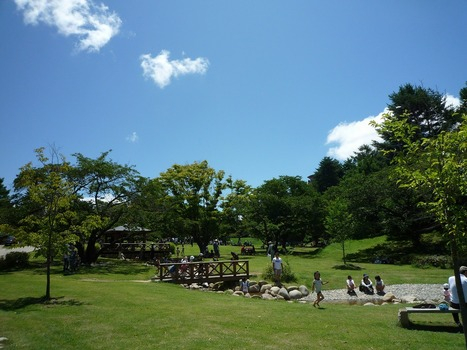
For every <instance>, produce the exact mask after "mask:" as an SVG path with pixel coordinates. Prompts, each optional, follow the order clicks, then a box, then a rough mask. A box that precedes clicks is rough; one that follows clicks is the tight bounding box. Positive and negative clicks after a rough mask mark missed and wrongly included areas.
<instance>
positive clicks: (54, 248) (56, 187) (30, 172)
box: [15, 148, 76, 300]
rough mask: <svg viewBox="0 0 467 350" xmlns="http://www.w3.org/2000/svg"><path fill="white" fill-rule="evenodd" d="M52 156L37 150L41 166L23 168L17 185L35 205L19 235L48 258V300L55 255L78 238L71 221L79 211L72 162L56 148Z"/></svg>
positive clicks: (46, 297)
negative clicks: (70, 174) (71, 177)
mask: <svg viewBox="0 0 467 350" xmlns="http://www.w3.org/2000/svg"><path fill="white" fill-rule="evenodd" d="M51 154H52V157H51V159H49V158H47V157H46V156H45V155H44V148H39V149H37V150H36V156H37V160H38V161H39V163H40V164H41V167H40V168H35V167H34V166H33V165H32V163H28V164H26V165H25V166H23V167H22V168H21V170H20V173H19V175H18V177H17V178H16V180H15V187H16V188H17V189H18V190H20V191H23V192H24V195H25V196H26V197H27V200H28V201H30V203H31V204H32V205H31V206H29V208H34V210H33V211H31V212H29V213H28V214H27V215H26V216H25V217H24V218H23V219H22V220H21V222H20V227H19V228H18V230H17V234H18V235H19V238H20V240H21V242H23V243H24V244H25V245H31V246H33V247H35V248H36V252H37V253H38V254H39V255H41V256H43V257H45V258H46V269H47V275H46V276H47V277H46V278H47V283H46V293H45V299H46V300H49V299H50V284H51V283H50V267H51V264H52V261H53V258H54V257H55V256H56V255H58V254H60V253H61V252H63V250H64V247H65V244H66V243H68V242H72V241H74V240H75V239H76V237H75V235H74V233H73V232H72V231H71V230H70V222H72V221H73V219H74V217H75V216H76V213H75V212H74V211H73V208H72V203H73V202H74V201H75V199H76V195H75V192H74V191H73V184H72V183H71V182H69V181H68V178H67V173H68V171H69V169H70V164H69V163H68V162H67V161H66V160H65V158H64V157H63V156H61V155H59V154H58V153H57V151H56V150H55V149H52V153H51Z"/></svg>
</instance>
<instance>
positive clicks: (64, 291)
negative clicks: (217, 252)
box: [0, 241, 464, 349]
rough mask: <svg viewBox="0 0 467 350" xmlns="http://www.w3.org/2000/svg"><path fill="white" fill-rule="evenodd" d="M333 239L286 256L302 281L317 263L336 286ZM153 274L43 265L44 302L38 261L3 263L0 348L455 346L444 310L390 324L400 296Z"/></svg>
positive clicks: (389, 268)
mask: <svg viewBox="0 0 467 350" xmlns="http://www.w3.org/2000/svg"><path fill="white" fill-rule="evenodd" d="M374 243H375V242H372V243H371V242H369V241H367V242H361V243H359V244H360V245H365V244H374ZM224 248H225V249H227V248H229V249H230V248H238V247H221V249H224ZM334 249H336V250H338V247H332V246H331V247H327V248H326V249H324V250H323V251H320V252H316V253H315V252H306V251H305V252H304V253H303V254H300V255H293V256H287V257H285V258H286V259H288V260H289V263H290V265H291V267H292V270H293V271H294V272H296V274H297V275H299V276H300V280H301V281H303V282H305V283H306V284H307V285H309V284H310V283H311V279H310V278H311V277H310V276H311V274H312V272H313V271H314V270H316V269H319V270H322V271H323V278H325V279H326V280H330V285H331V287H329V288H331V289H332V288H334V287H336V288H342V286H343V281H342V278H343V276H344V277H346V275H347V274H348V271H343V270H336V269H334V268H333V267H334V266H335V265H338V264H340V263H341V262H340V258H341V256H340V255H336V254H337V252H336V251H333V250H334ZM221 253H222V254H223V255H224V253H225V254H230V251H228V252H227V251H226V252H223V250H221ZM249 259H250V261H251V269H252V270H258V272H260V271H262V269H263V267H264V266H266V264H269V263H270V262H269V260H268V258H267V257H266V256H265V254H264V256H262V255H261V256H256V257H249ZM363 268H364V269H365V270H364V271H367V272H374V273H376V272H378V273H381V274H382V275H383V277H385V279H387V280H388V283H393V280H395V281H396V282H394V283H405V281H408V282H410V283H438V282H439V283H443V282H444V279H445V278H446V276H448V275H449V274H450V271H449V270H440V269H424V270H420V269H415V268H413V267H411V266H394V265H378V266H376V265H368V266H367V265H365V266H363ZM432 270H433V271H432ZM362 271H363V270H362ZM427 271H430V272H429V273H427ZM355 272H356V271H355ZM358 272H359V274H360V272H361V271H358ZM153 274H154V269H153V268H151V267H147V266H144V265H143V264H140V263H129V262H116V261H108V263H107V264H104V265H101V266H99V267H95V268H88V269H81V270H80V272H79V273H77V274H75V275H70V276H63V275H62V274H61V273H60V267H59V266H57V267H55V268H54V273H53V275H52V296H53V297H54V300H53V301H52V302H51V303H48V304H43V303H41V300H40V298H41V296H42V295H44V291H45V274H44V271H43V269H42V268H38V267H35V268H31V269H27V270H23V271H15V272H8V273H3V274H1V275H0V281H1V282H0V284H1V288H0V336H3V337H7V338H8V339H9V340H8V342H7V343H6V348H7V349H77V348H79V349H238V348H243V349H259V348H261V349H280V348H284V349H285V348H287V349H349V348H364V349H371V348H374V349H376V348H377V349H440V348H448V349H462V348H464V337H463V335H462V334H458V333H455V331H456V328H455V327H454V326H453V321H452V317H451V316H450V315H422V316H420V315H414V316H413V317H412V316H411V319H413V320H415V322H416V327H415V329H410V330H407V329H403V328H400V327H399V326H398V325H397V311H398V309H399V307H400V305H384V306H374V307H364V306H357V305H346V304H332V303H326V302H325V301H324V302H323V303H322V308H321V309H316V308H313V307H312V306H311V304H301V303H297V302H295V303H289V302H285V301H264V300H260V299H248V298H244V297H234V296H231V295H227V294H221V293H208V292H200V291H192V290H187V289H184V288H182V287H181V286H178V285H174V284H166V283H160V282H148V280H149V279H150V277H151V276H152V275H153ZM354 275H357V273H354ZM258 278H260V276H258ZM409 280H410V281H409ZM301 281H299V282H301ZM298 284H301V283H298ZM326 288H328V285H326ZM324 294H326V292H325V291H324Z"/></svg>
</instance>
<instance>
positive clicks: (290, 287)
mask: <svg viewBox="0 0 467 350" xmlns="http://www.w3.org/2000/svg"><path fill="white" fill-rule="evenodd" d="M297 289H298V287H297V286H288V287H287V292H289V293H290V292H291V291H293V290H297Z"/></svg>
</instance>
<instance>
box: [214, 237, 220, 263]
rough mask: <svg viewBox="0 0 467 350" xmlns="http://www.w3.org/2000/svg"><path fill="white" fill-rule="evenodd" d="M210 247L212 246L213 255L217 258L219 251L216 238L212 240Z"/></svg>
mask: <svg viewBox="0 0 467 350" xmlns="http://www.w3.org/2000/svg"><path fill="white" fill-rule="evenodd" d="M212 247H213V248H214V257H215V258H218V259H219V258H220V256H221V255H220V252H219V240H218V239H215V240H214V243H213V244H212Z"/></svg>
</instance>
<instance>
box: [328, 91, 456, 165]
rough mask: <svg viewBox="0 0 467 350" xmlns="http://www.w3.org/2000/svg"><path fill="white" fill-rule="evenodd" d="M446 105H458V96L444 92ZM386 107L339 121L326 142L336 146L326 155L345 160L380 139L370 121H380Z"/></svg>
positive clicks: (385, 111)
mask: <svg viewBox="0 0 467 350" xmlns="http://www.w3.org/2000/svg"><path fill="white" fill-rule="evenodd" d="M446 106H452V107H459V106H460V100H459V98H457V97H455V96H452V95H449V94H446ZM388 112H389V110H388V109H387V108H385V109H384V111H383V112H381V113H380V114H378V115H377V116H370V117H367V118H365V119H363V120H360V121H356V122H352V123H340V124H339V125H337V126H336V127H335V128H334V129H332V130H331V131H330V132H329V134H328V137H327V140H326V144H327V145H328V144H334V143H336V144H337V146H335V147H331V148H330V149H329V150H328V153H327V156H329V157H332V158H335V159H338V160H346V159H348V158H349V157H351V156H353V155H354V152H357V151H358V148H359V147H360V146H362V145H371V144H372V143H373V141H382V139H381V137H380V136H379V135H378V133H377V132H376V129H375V128H374V127H372V126H371V125H370V121H372V120H374V121H376V122H377V123H381V121H382V116H383V114H385V113H388Z"/></svg>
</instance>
